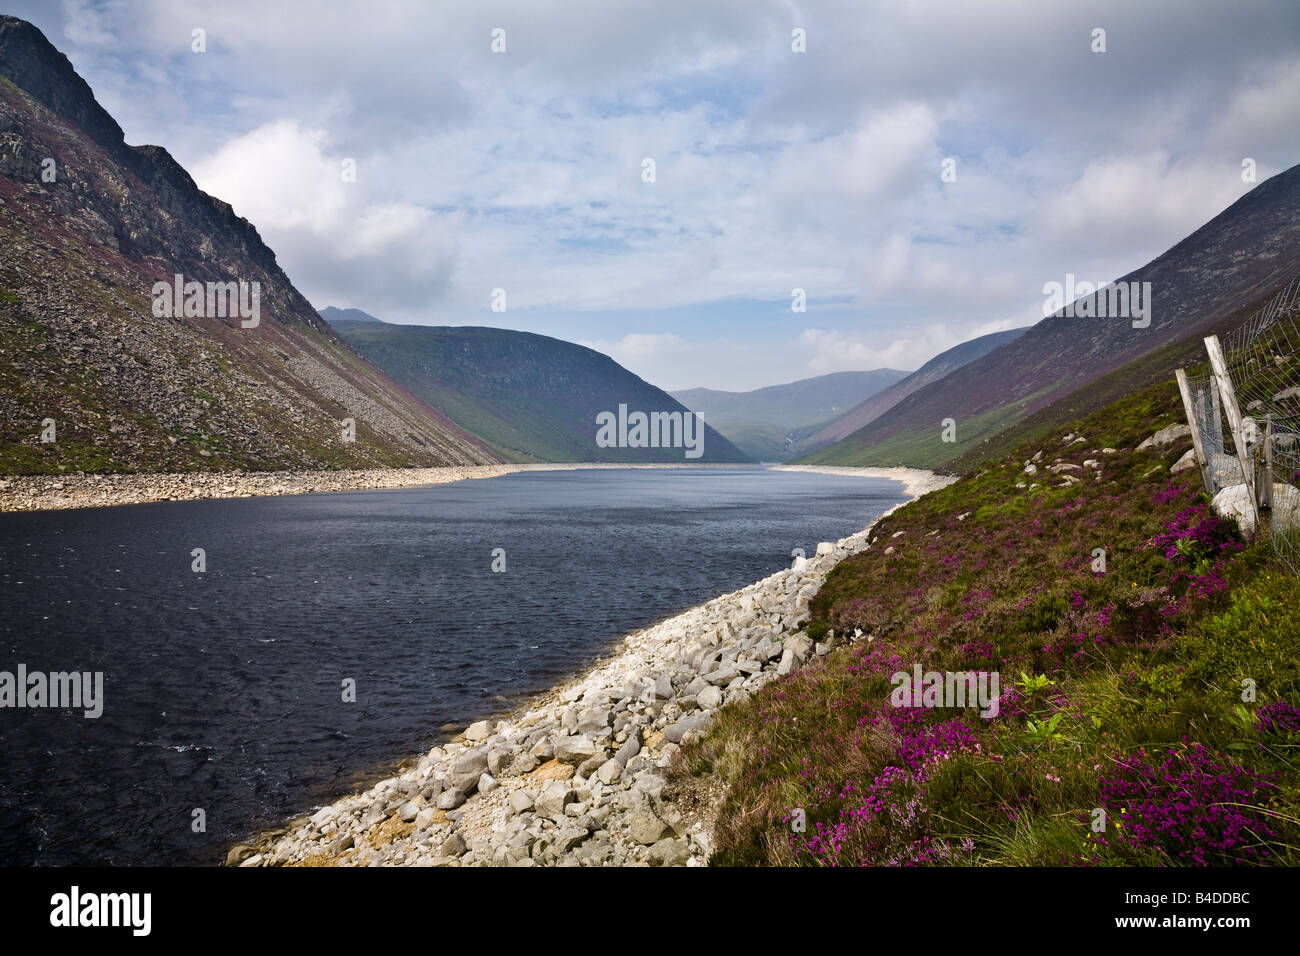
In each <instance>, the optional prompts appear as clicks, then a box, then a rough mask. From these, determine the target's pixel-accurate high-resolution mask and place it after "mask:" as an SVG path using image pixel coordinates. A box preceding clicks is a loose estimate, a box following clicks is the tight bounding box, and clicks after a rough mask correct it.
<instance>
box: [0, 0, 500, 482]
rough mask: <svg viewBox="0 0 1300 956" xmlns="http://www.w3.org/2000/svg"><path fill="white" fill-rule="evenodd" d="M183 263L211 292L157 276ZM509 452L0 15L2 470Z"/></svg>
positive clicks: (257, 466)
mask: <svg viewBox="0 0 1300 956" xmlns="http://www.w3.org/2000/svg"><path fill="white" fill-rule="evenodd" d="M45 157H49V158H50V159H51V160H53V165H52V166H46V163H45ZM46 172H48V173H49V174H50V175H49V176H48V177H47V176H45V175H43V174H44V173H46ZM177 274H180V275H182V277H183V281H182V287H184V285H185V284H186V283H191V282H193V283H199V284H201V286H202V288H203V289H204V291H205V292H206V297H205V296H204V295H196V296H194V297H193V299H192V301H191V299H190V298H189V296H188V295H187V296H186V302H185V306H184V308H182V309H181V310H180V313H179V314H177V312H176V310H175V309H174V308H168V309H166V310H164V309H162V308H161V306H160V303H161V302H163V301H166V302H168V304H169V305H171V304H172V300H173V296H167V297H166V298H165V299H164V297H162V296H161V295H158V296H155V284H165V286H164V287H170V286H171V285H172V283H173V282H174V277H175V276H176V275H177ZM241 282H242V283H245V285H244V289H245V292H246V295H245V300H246V307H247V309H248V313H249V314H248V315H247V316H245V315H243V314H242V310H241V309H239V308H238V306H237V308H236V310H235V311H236V314H233V315H232V314H230V313H231V311H232V310H231V309H230V307H229V305H228V302H227V300H224V299H223V300H221V308H220V310H218V308H217V306H216V303H217V301H218V300H217V295H218V292H217V291H214V287H218V286H225V285H226V284H227V283H229V284H230V286H229V287H228V288H234V289H236V290H237V289H238V288H239V283H241ZM209 283H211V284H212V285H211V286H209V285H208V284H209ZM254 283H256V284H257V288H258V289H259V290H260V297H259V299H258V307H257V315H256V318H254V317H253V315H252V290H253V288H254V285H253V284H254ZM191 305H193V307H194V308H193V310H192V311H191V308H190V307H191ZM186 313H189V314H186ZM198 313H201V314H198ZM245 320H247V323H248V324H245ZM347 418H351V419H353V421H354V424H355V428H356V434H355V441H349V440H346V438H347V437H348V436H345V431H344V426H343V424H342V420H343V419H347ZM47 420H52V422H53V425H52V426H51V427H52V428H53V431H52V432H49V433H47V434H49V435H50V436H51V437H53V438H54V440H53V441H48V442H46V441H42V440H41V438H42V433H43V432H44V431H45V428H46V426H45V425H43V422H45V421H47ZM494 460H496V458H495V456H494V455H493V454H492V453H491V452H490V451H488V449H486V448H485V447H483V446H482V445H481V444H479V443H478V442H477V441H475V440H474V439H473V438H471V437H470V436H469V435H468V434H466V433H465V432H464V431H462V430H461V429H460V428H458V427H456V426H455V425H454V424H452V423H451V422H450V421H449V420H447V419H446V418H444V417H442V416H441V415H439V414H438V413H437V412H436V411H435V410H434V409H433V408H431V407H429V405H427V404H426V403H425V402H422V401H420V400H419V399H417V398H416V397H415V396H413V395H411V394H410V393H409V392H408V391H406V390H405V389H403V388H401V387H400V386H399V385H397V384H396V383H395V382H393V381H392V380H391V379H389V378H388V376H386V375H385V374H384V373H383V372H381V371H380V370H379V369H378V368H376V367H375V366H374V365H372V364H370V363H369V362H367V361H365V360H364V359H362V358H361V357H360V356H359V355H357V354H356V353H355V352H354V351H353V350H352V349H350V348H348V347H347V346H346V345H345V344H344V343H343V342H342V341H341V340H340V339H339V338H338V336H337V335H335V333H334V332H333V331H332V330H331V329H330V327H329V326H328V325H327V324H326V323H325V322H323V321H322V320H321V318H320V317H319V316H318V315H317V314H316V311H315V310H314V309H313V308H312V307H311V305H310V304H309V303H308V302H307V300H306V299H305V298H304V297H303V296H302V294H301V293H299V291H298V290H297V289H295V288H294V286H293V284H292V283H291V282H290V281H289V278H288V277H287V276H286V275H285V274H284V272H283V270H281V268H280V266H279V265H278V264H277V262H276V259H275V254H274V253H273V252H272V251H271V250H270V249H269V248H267V246H266V244H265V243H264V242H263V241H262V239H261V237H260V236H259V235H258V233H257V230H256V229H255V228H254V227H253V225H252V224H251V223H249V222H248V220H246V219H243V218H241V217H239V216H237V215H235V213H234V211H233V210H232V209H231V207H230V206H229V205H228V204H226V203H224V202H222V201H221V200H220V199H216V198H214V197H212V196H209V195H208V194H207V193H204V192H203V191H202V190H200V189H199V188H198V187H197V186H196V185H195V183H194V180H193V179H191V178H190V176H189V174H188V173H187V172H186V171H185V170H184V169H182V168H181V166H180V165H179V164H178V163H177V162H176V161H175V160H174V159H172V157H171V156H170V155H169V154H168V153H167V151H166V150H165V149H163V148H162V147H159V146H128V145H127V144H126V142H125V140H124V138H123V134H122V129H121V127H120V126H118V124H117V123H116V122H115V121H114V120H113V118H112V117H111V116H109V114H108V113H107V112H105V110H104V109H103V108H102V107H101V106H100V105H99V103H97V102H96V101H95V97H94V94H93V93H92V92H91V89H90V87H89V86H88V85H87V84H86V82H85V80H83V79H82V78H81V77H80V76H78V75H77V73H76V71H75V70H74V69H73V67H72V64H71V63H70V62H69V61H68V59H67V57H65V56H64V55H63V54H61V53H60V52H59V51H58V50H56V49H55V48H54V47H53V46H52V45H51V44H50V42H49V41H48V40H47V39H46V38H45V37H44V35H42V34H41V32H40V31H39V30H38V29H36V28H35V27H34V26H32V25H31V24H30V23H27V22H25V21H23V20H19V19H16V18H14V17H8V16H0V472H3V473H11V474H14V473H16V474H30V473H58V472H59V471H66V472H76V471H95V472H100V471H193V470H202V471H220V470H231V469H235V468H243V469H250V470H274V469H290V468H342V467H367V466H377V465H383V466H411V465H426V466H428V465H448V464H473V463H480V462H491V461H494Z"/></svg>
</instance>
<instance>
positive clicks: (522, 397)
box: [335, 320, 750, 463]
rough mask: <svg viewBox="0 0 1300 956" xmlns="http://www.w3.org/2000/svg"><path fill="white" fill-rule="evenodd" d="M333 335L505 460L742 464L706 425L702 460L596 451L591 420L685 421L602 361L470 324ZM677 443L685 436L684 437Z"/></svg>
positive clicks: (657, 452)
mask: <svg viewBox="0 0 1300 956" xmlns="http://www.w3.org/2000/svg"><path fill="white" fill-rule="evenodd" d="M335 327H336V328H337V330H338V332H339V334H340V335H342V336H343V338H344V339H346V340H347V341H348V343H349V344H351V345H352V347H353V348H355V349H356V350H357V351H358V352H360V353H361V354H362V355H364V356H366V357H367V358H368V359H370V360H371V361H372V362H374V363H375V364H376V365H378V366H379V367H380V368H382V369H384V370H385V371H386V372H387V373H388V374H389V375H391V376H392V377H393V378H394V379H396V380H397V381H399V382H401V383H402V384H403V385H404V386H405V387H407V388H409V389H410V390H411V391H412V392H414V393H415V394H416V395H419V396H420V397H421V398H423V399H424V400H425V401H427V402H429V403H430V404H432V405H434V406H436V407H437V408H439V409H441V410H442V411H443V412H444V413H445V414H446V415H447V416H448V417H449V418H450V419H451V420H452V421H454V422H456V423H457V424H458V425H460V426H461V427H462V428H464V429H467V430H468V431H470V432H472V433H473V434H475V435H477V436H479V437H480V438H481V439H482V440H483V441H484V442H485V443H486V444H487V445H488V446H489V447H490V448H492V449H493V451H494V452H495V453H496V454H498V455H500V456H501V457H502V458H504V459H506V460H507V461H609V462H614V461H621V462H685V463H689V462H693V461H694V462H701V463H703V462H748V461H750V458H749V457H748V456H747V455H745V454H744V453H743V452H742V451H740V450H739V449H738V448H736V447H735V446H734V445H733V444H732V443H731V442H729V441H727V439H725V438H723V437H722V436H721V435H720V434H718V433H717V432H716V431H715V430H714V429H713V428H711V427H706V428H705V431H704V441H703V448H702V452H703V453H702V455H700V456H699V457H695V458H686V449H685V448H684V447H675V448H628V447H600V446H599V445H597V443H596V438H597V416H598V415H599V414H600V413H602V412H610V413H612V414H614V415H618V413H619V406H620V405H626V406H627V411H628V413H629V414H631V413H632V412H635V411H642V412H646V413H649V412H667V413H674V412H676V413H681V414H683V415H685V414H689V412H688V410H687V409H686V407H685V406H684V405H682V404H681V403H680V402H678V401H677V400H676V399H674V398H673V397H672V396H671V395H669V394H668V393H667V392H664V391H661V390H660V389H658V388H655V387H654V386H653V385H651V384H649V383H648V382H645V381H643V380H642V379H640V378H638V377H637V376H635V375H633V374H632V373H631V372H629V371H628V370H627V369H625V368H623V367H622V366H621V365H619V364H618V363H617V362H615V361H614V360H613V359H611V358H610V357H609V356H607V355H602V354H601V353H599V352H596V351H593V350H592V349H589V348H585V347H584V346H581V345H574V344H573V343H572V342H563V341H561V340H559V339H553V338H550V337H549V336H545V335H535V334H533V333H531V332H513V331H510V330H507V329H491V328H480V327H477V326H457V327H447V326H427V325H392V324H389V323H385V322H380V323H375V322H364V321H363V322H345V321H337V320H336V321H335ZM683 437H684V436H683Z"/></svg>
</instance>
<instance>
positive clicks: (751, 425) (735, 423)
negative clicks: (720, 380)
mask: <svg viewBox="0 0 1300 956" xmlns="http://www.w3.org/2000/svg"><path fill="white" fill-rule="evenodd" d="M906 375H907V373H906V372H900V371H898V370H897V369H892V368H881V369H874V370H872V371H869V372H832V373H831V374H829V375H818V376H817V377H815V378H805V379H800V380H799V381H797V382H790V383H789V384H787V385H769V386H767V387H766V388H758V389H754V390H753V391H749V392H721V391H716V390H714V389H711V388H688V389H685V390H683V391H679V392H672V393H671V394H672V396H673V398H675V399H677V400H678V401H680V402H681V403H682V404H683V405H685V406H686V407H687V408H689V409H691V410H693V411H696V412H699V413H700V414H701V415H703V416H704V418H705V420H706V421H707V422H709V424H711V425H712V426H713V427H714V428H716V429H717V430H718V431H720V432H721V433H722V434H724V435H726V436H727V437H728V438H729V439H731V440H732V442H734V443H735V444H736V446H737V447H738V448H740V450H741V451H743V452H745V453H746V454H747V455H750V456H751V457H753V458H758V459H761V460H764V461H778V460H781V459H783V458H786V457H789V455H790V450H791V433H792V432H793V431H794V430H795V429H798V428H800V427H807V426H809V425H816V424H821V423H823V422H825V421H827V420H828V419H831V418H835V417H836V416H837V415H839V414H841V413H842V412H843V411H844V410H845V409H848V408H850V407H852V406H854V405H857V404H858V403H859V402H861V401H862V400H863V399H866V398H869V397H870V396H872V395H875V394H876V393H878V392H879V391H880V390H881V389H884V388H887V387H888V386H890V385H893V384H894V383H895V382H897V381H898V380H899V379H901V378H903V377H904V376H906Z"/></svg>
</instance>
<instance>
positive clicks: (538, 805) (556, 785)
mask: <svg viewBox="0 0 1300 956" xmlns="http://www.w3.org/2000/svg"><path fill="white" fill-rule="evenodd" d="M576 799H577V797H576V796H575V795H574V792H573V791H572V790H570V789H569V785H568V783H566V782H565V781H563V780H548V781H546V784H545V786H543V787H542V792H541V793H540V794H539V795H538V797H537V800H536V802H535V803H534V804H533V809H534V810H536V811H537V812H538V813H539V814H541V815H542V816H547V817H552V818H558V817H563V816H564V808H565V807H567V806H568V805H569V804H571V803H573V802H574V801H575V800H576Z"/></svg>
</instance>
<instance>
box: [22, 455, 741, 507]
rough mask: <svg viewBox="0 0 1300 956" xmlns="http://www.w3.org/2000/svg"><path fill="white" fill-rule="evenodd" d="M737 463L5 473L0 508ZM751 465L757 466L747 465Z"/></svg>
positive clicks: (109, 504) (290, 492) (101, 504)
mask: <svg viewBox="0 0 1300 956" xmlns="http://www.w3.org/2000/svg"><path fill="white" fill-rule="evenodd" d="M720 467H727V468H737V467H749V466H743V465H714V464H709V465H696V464H681V465H679V464H654V465H641V464H621V463H599V464H581V463H578V464H529V465H509V464H504V465H452V466H448V467H445V468H363V469H351V470H339V471H262V472H240V471H233V472H230V471H228V472H178V473H141V474H111V475H94V474H73V475H10V476H6V477H3V478H0V512H3V511H59V510H64V509H67V508H106V507H112V506H115V505H133V504H142V503H145V502H150V501H192V500H195V499H200V498H254V497H262V496H267V495H305V494H314V493H319V492H328V491H359V490H363V489H378V488H414V487H419V486H422V485H441V484H446V483H447V482H452V481H465V480H468V479H471V478H496V477H498V476H500V475H509V474H514V473H515V472H520V471H571V470H576V469H587V468H720ZM752 467H757V466H752Z"/></svg>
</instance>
